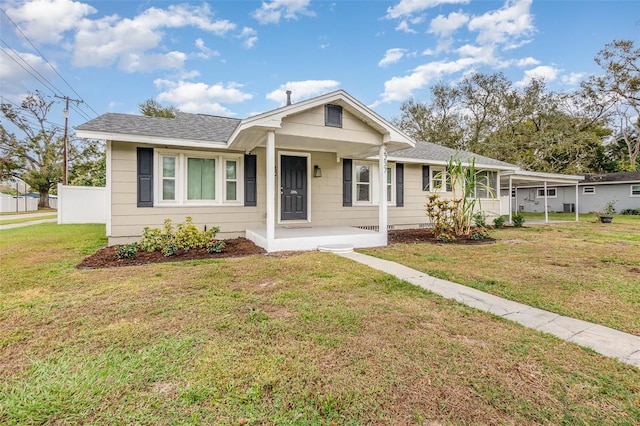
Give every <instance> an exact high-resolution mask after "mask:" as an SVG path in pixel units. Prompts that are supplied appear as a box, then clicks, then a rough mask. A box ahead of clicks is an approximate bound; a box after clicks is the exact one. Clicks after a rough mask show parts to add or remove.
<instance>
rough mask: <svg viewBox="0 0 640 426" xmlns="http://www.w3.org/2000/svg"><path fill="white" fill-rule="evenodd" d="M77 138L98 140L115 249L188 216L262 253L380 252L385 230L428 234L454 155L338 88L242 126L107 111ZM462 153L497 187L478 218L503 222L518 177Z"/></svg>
mask: <svg viewBox="0 0 640 426" xmlns="http://www.w3.org/2000/svg"><path fill="white" fill-rule="evenodd" d="M76 134H77V136H79V137H84V138H94V139H104V140H106V141H107V171H106V173H107V235H108V237H109V243H110V244H112V245H113V244H121V243H125V242H130V241H135V240H138V239H139V238H140V236H141V234H142V232H143V228H144V227H146V226H150V227H161V226H162V224H163V221H164V220H165V219H166V218H171V219H172V220H173V221H174V222H182V221H184V219H185V217H187V216H191V217H192V218H193V222H194V223H195V224H197V225H198V226H199V227H201V228H204V227H211V226H219V227H220V229H221V232H220V234H219V235H220V237H221V238H231V237H236V236H243V237H244V236H246V237H247V238H249V239H251V240H252V241H254V242H255V243H256V244H258V245H259V246H261V247H264V248H265V249H266V250H267V251H282V250H305V249H306V250H308V249H316V248H317V247H318V246H319V245H323V244H350V245H353V246H356V247H371V246H382V245H386V244H387V230H388V229H390V228H400V227H405V228H409V227H423V226H427V218H426V216H425V211H424V204H425V201H426V196H427V195H428V194H430V193H432V192H441V193H443V194H444V196H447V193H450V190H451V188H450V183H449V182H448V180H447V178H446V176H444V175H443V173H444V170H445V166H446V163H447V161H448V160H449V159H450V158H451V156H452V155H453V154H455V151H453V150H451V149H448V148H445V147H442V146H440V145H435V144H431V143H416V142H415V141H413V140H412V139H410V138H409V137H408V136H406V135H405V134H404V133H402V132H401V131H399V130H398V129H396V128H395V127H394V126H393V125H391V124H390V123H389V122H387V121H386V120H385V119H383V118H382V117H380V116H379V115H378V114H376V113H375V112H373V111H372V110H370V109H369V108H367V107H366V106H365V105H363V104H362V103H360V102H359V101H358V100H356V99H355V98H353V97H352V96H350V95H349V94H348V93H346V92H344V91H342V90H338V91H336V92H332V93H328V94H325V95H322V96H318V97H316V98H312V99H308V100H305V101H302V102H298V103H294V104H288V105H286V106H284V107H281V108H278V109H275V110H273V111H269V112H265V113H263V114H259V115H256V116H253V117H250V118H247V119H244V120H240V119H235V118H226V117H214V116H208V115H201V114H186V113H178V114H177V115H176V117H175V118H158V117H146V116H135V115H127V114H113V113H108V114H104V115H101V116H100V117H98V118H96V119H94V120H91V121H89V122H87V123H85V124H82V125H80V126H78V127H77V128H76ZM459 155H460V158H461V159H462V160H463V161H465V162H468V161H470V158H471V157H475V164H476V169H478V170H479V175H480V176H481V179H484V180H485V182H486V183H487V184H488V185H490V186H491V187H492V188H493V189H494V191H485V192H482V193H478V194H476V195H477V197H478V198H479V199H481V207H482V210H484V211H486V212H488V213H489V214H494V215H498V214H500V213H501V209H500V200H499V197H496V195H495V194H496V193H499V190H498V188H500V177H501V174H502V173H504V172H515V171H517V167H516V166H513V165H510V164H507V163H503V162H500V161H497V160H493V159H490V158H486V157H482V156H474V155H473V154H470V153H460V154H459ZM381 171H382V172H381Z"/></svg>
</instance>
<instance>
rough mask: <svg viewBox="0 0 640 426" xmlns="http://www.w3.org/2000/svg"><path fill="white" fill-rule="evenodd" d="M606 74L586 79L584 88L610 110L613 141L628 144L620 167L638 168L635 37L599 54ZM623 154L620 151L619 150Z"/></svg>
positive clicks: (639, 69) (639, 65) (639, 92)
mask: <svg viewBox="0 0 640 426" xmlns="http://www.w3.org/2000/svg"><path fill="white" fill-rule="evenodd" d="M594 60H595V62H596V63H597V64H598V65H600V67H602V70H603V71H604V74H603V75H598V76H592V77H591V78H590V79H589V80H587V81H586V82H584V84H583V90H584V91H585V92H588V93H593V94H594V95H595V96H597V99H598V102H597V104H600V105H602V107H603V108H609V109H610V116H609V117H610V124H611V126H612V127H613V130H614V135H613V138H612V141H611V143H612V144H613V145H614V147H616V146H620V145H622V146H624V147H626V155H625V156H623V158H619V159H618V168H619V169H620V170H638V169H639V167H640V165H639V163H640V138H638V134H639V133H640V47H637V46H636V45H635V43H634V41H633V40H614V41H613V42H611V43H608V44H606V45H605V47H604V49H602V50H601V51H600V52H598V54H597V55H596V57H595V59H594ZM618 154H619V152H618Z"/></svg>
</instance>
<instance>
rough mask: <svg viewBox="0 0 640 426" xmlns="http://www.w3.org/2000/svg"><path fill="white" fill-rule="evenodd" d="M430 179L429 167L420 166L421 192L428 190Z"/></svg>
mask: <svg viewBox="0 0 640 426" xmlns="http://www.w3.org/2000/svg"><path fill="white" fill-rule="evenodd" d="M430 177H431V172H430V170H429V166H422V190H423V191H428V190H429V178H430Z"/></svg>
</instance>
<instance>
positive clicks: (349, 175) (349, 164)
mask: <svg viewBox="0 0 640 426" xmlns="http://www.w3.org/2000/svg"><path fill="white" fill-rule="evenodd" d="M352 182H353V160H350V159H346V158H345V159H343V160H342V205H343V206H344V207H351V206H352V205H353V201H352V192H353V186H352Z"/></svg>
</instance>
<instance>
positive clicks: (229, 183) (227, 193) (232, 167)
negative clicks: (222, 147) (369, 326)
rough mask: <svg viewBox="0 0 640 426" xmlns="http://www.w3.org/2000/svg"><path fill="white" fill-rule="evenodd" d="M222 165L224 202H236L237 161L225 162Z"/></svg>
mask: <svg viewBox="0 0 640 426" xmlns="http://www.w3.org/2000/svg"><path fill="white" fill-rule="evenodd" d="M224 165H225V168H224V173H225V175H224V181H225V186H224V200H225V201H238V160H225V161H224Z"/></svg>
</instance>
